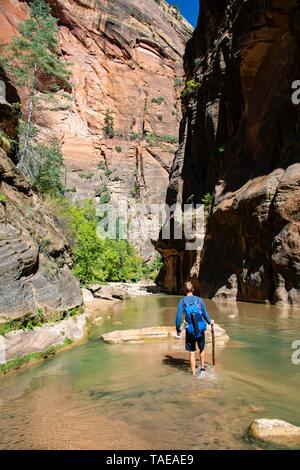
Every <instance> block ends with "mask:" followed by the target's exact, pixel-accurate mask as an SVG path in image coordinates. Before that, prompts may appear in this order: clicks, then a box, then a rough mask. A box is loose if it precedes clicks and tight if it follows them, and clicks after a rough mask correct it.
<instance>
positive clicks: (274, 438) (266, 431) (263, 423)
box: [248, 419, 300, 448]
mask: <svg viewBox="0 0 300 470" xmlns="http://www.w3.org/2000/svg"><path fill="white" fill-rule="evenodd" d="M248 436H249V437H251V438H252V439H257V440H260V441H263V442H266V443H268V444H275V445H277V446H284V447H291V448H299V447H300V427H297V426H294V425H293V424H290V423H287V422H286V421H281V420H280V419H256V420H255V421H253V423H252V424H251V425H250V426H249V429H248Z"/></svg>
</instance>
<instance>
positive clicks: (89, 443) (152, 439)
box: [0, 295, 300, 449]
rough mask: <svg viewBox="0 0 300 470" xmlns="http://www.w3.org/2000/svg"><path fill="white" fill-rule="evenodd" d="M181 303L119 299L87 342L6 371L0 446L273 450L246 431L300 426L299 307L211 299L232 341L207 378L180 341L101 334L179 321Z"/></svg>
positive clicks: (0, 383) (0, 390) (0, 382)
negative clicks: (192, 367) (112, 338)
mask: <svg viewBox="0 0 300 470" xmlns="http://www.w3.org/2000/svg"><path fill="white" fill-rule="evenodd" d="M177 302H178V297H176V296H166V295H152V296H149V297H141V298H137V299H133V300H130V301H126V302H123V303H120V304H118V305H115V306H114V307H111V314H110V318H105V316H104V317H103V320H102V321H101V322H100V323H98V324H97V325H94V326H93V327H92V330H91V334H90V337H89V340H88V341H87V342H86V343H85V344H83V345H81V346H79V347H78V348H75V349H73V350H71V351H69V352H66V353H64V354H60V355H57V356H56V357H54V358H52V359H49V360H47V361H45V362H43V363H42V364H40V365H36V366H33V367H31V368H28V369H26V370H23V371H22V372H20V373H19V374H16V375H11V376H8V377H4V378H1V379H0V413H1V420H0V448H1V449H9V448H10V449H12V448H14V449H27V448H33V449H85V448H87V449H99V448H106V449H114V448H116V449H117V448H123V449H134V448H135V449H142V448H146V449H178V448H179V449H220V448H223V449H247V448H263V447H264V448H265V445H263V444H258V443H253V442H248V441H247V439H246V438H245V432H246V430H247V427H248V426H249V424H250V423H251V422H252V421H253V420H254V419H256V418H279V419H283V420H286V421H290V422H291V423H293V424H295V425H298V426H299V425H300V395H299V385H300V365H298V366H296V365H293V363H292V360H291V357H292V353H293V350H292V347H291V346H292V343H293V342H294V341H295V340H297V339H300V310H299V309H292V308H288V307H282V308H281V307H274V306H265V305H256V304H247V303H243V304H237V305H236V304H227V305H225V304H216V303H214V302H211V301H206V305H207V307H208V311H209V313H210V314H211V316H212V317H213V318H214V319H215V320H216V321H217V322H218V323H220V324H221V325H222V326H224V327H225V328H226V331H227V333H228V334H229V336H230V338H231V340H230V342H229V343H228V344H227V345H226V347H225V348H224V349H222V350H220V349H218V350H217V364H216V367H215V369H212V368H209V369H208V374H207V377H206V378H205V379H202V380H201V379H200V380H199V379H193V378H192V377H191V376H190V373H189V369H188V364H187V362H186V359H187V357H186V355H185V353H184V352H182V350H181V347H182V345H181V343H180V342H176V341H168V340H158V341H157V340H156V341H155V342H154V341H152V342H146V343H144V344H120V345H108V344H104V343H103V342H101V341H100V340H99V337H100V335H101V334H102V333H104V332H108V331H111V330H114V329H120V328H121V329H129V328H140V327H143V326H155V325H171V324H173V322H174V316H175V308H176V304H177ZM233 315H234V317H233ZM115 322H122V323H121V324H120V325H118V326H116V324H115ZM209 347H210V346H208V348H209ZM207 361H208V362H210V356H209V355H208V358H207Z"/></svg>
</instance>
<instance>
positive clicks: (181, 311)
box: [176, 295, 211, 334]
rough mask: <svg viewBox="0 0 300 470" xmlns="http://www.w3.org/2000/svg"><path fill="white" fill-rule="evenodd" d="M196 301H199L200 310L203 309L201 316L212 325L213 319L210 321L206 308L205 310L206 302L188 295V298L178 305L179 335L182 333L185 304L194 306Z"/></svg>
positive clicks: (177, 325) (177, 323) (177, 321)
mask: <svg viewBox="0 0 300 470" xmlns="http://www.w3.org/2000/svg"><path fill="white" fill-rule="evenodd" d="M196 301H198V303H199V306H200V309H201V314H202V316H203V318H204V320H205V321H206V323H208V324H209V325H210V324H211V319H210V316H209V315H208V313H207V311H206V308H205V305H204V302H203V300H202V299H201V297H197V296H196V295H187V296H186V297H184V298H183V299H181V300H180V301H179V303H178V307H177V313H176V331H177V333H178V334H180V333H181V328H180V327H181V323H182V316H183V314H184V313H185V305H184V303H187V304H194V303H195V302H196Z"/></svg>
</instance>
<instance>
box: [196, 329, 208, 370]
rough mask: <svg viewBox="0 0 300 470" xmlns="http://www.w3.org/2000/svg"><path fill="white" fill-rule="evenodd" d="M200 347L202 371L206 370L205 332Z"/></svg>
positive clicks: (199, 342) (199, 343)
mask: <svg viewBox="0 0 300 470" xmlns="http://www.w3.org/2000/svg"><path fill="white" fill-rule="evenodd" d="M198 346H199V359H200V367H201V369H205V356H206V354H205V333H204V332H203V335H202V337H201V338H200V339H199V341H198Z"/></svg>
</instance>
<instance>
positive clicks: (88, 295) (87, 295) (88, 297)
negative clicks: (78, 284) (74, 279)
mask: <svg viewBox="0 0 300 470" xmlns="http://www.w3.org/2000/svg"><path fill="white" fill-rule="evenodd" d="M81 292H82V297H83V301H84V302H93V300H94V296H93V294H92V292H91V291H90V290H89V289H82V291H81Z"/></svg>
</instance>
